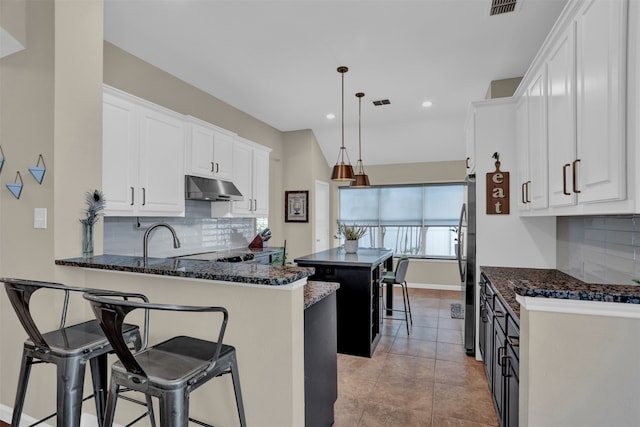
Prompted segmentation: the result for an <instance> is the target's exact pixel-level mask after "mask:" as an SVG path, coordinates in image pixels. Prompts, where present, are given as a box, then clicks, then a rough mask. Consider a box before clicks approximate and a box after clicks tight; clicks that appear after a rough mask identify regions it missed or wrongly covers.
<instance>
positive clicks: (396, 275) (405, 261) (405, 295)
mask: <svg viewBox="0 0 640 427" xmlns="http://www.w3.org/2000/svg"><path fill="white" fill-rule="evenodd" d="M408 268H409V258H407V257H402V258H400V260H398V264H397V266H396V270H395V271H393V272H387V273H385V274H384V275H383V276H382V280H381V282H382V284H383V285H387V286H400V287H401V288H402V302H403V303H404V309H391V311H398V312H403V313H404V321H405V323H406V325H407V334H408V335H410V334H411V332H410V331H409V327H410V326H413V318H412V316H411V302H410V301H409V289H408V288H407V281H406V280H405V277H406V275H407V269H408ZM383 310H386V309H383Z"/></svg>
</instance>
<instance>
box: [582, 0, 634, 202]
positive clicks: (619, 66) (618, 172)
mask: <svg viewBox="0 0 640 427" xmlns="http://www.w3.org/2000/svg"><path fill="white" fill-rule="evenodd" d="M626 10H627V5H626V2H623V1H605V0H591V1H587V2H585V4H584V6H583V7H582V8H581V9H580V10H579V12H578V17H577V20H576V27H577V32H576V53H577V55H576V61H577V62H576V73H577V74H576V76H577V79H576V83H577V85H576V89H577V90H576V100H577V158H576V161H577V163H576V168H577V180H578V183H577V185H576V189H575V190H574V193H577V194H578V201H579V202H580V203H590V202H600V201H608V200H621V199H624V198H625V197H626V185H625V184H626V182H625V181H626V167H625V152H626V149H625V148H626V140H625V114H626V109H625V102H626V97H625V89H626V86H625V76H626V34H627V25H626V17H627V14H626Z"/></svg>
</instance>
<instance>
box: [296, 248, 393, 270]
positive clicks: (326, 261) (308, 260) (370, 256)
mask: <svg viewBox="0 0 640 427" xmlns="http://www.w3.org/2000/svg"><path fill="white" fill-rule="evenodd" d="M392 256H393V251H392V250H391V249H385V248H358V253H356V254H348V253H346V252H345V251H344V248H342V247H340V248H333V249H328V250H326V251H322V252H316V253H314V254H311V255H305V256H303V257H299V258H296V259H294V260H293V262H295V263H298V264H299V265H341V266H347V267H375V266H376V265H379V264H380V263H382V262H383V261H385V260H386V259H388V258H389V257H392Z"/></svg>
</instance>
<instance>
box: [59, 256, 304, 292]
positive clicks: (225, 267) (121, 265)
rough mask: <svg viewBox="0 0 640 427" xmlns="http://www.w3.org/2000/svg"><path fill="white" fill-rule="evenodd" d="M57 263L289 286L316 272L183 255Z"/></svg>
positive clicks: (97, 258) (302, 268) (60, 261)
mask: <svg viewBox="0 0 640 427" xmlns="http://www.w3.org/2000/svg"><path fill="white" fill-rule="evenodd" d="M56 264H57V265H66V266H70V267H82V268H95V269H100V270H111V271H125V272H129V273H143V274H157V275H161V276H174V277H187V278H191V279H206V280H222V281H227V282H238V283H251V284H257V285H268V286H281V285H288V284H290V283H293V282H295V281H297V280H300V279H304V278H306V277H309V276H312V275H313V274H314V272H315V270H314V269H313V268H307V267H293V266H284V267H282V266H272V265H262V264H256V263H242V262H239V263H232V262H211V261H203V260H191V259H179V258H148V259H147V262H146V264H145V262H144V260H143V258H142V257H134V256H124V255H98V256H95V257H93V258H91V259H83V258H68V259H59V260H56Z"/></svg>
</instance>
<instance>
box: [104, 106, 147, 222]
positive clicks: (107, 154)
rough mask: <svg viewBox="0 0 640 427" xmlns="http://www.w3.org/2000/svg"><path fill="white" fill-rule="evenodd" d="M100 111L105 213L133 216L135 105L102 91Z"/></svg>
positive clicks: (136, 141)
mask: <svg viewBox="0 0 640 427" xmlns="http://www.w3.org/2000/svg"><path fill="white" fill-rule="evenodd" d="M102 114H103V119H102V120H103V125H102V163H103V165H102V191H103V192H104V194H105V199H106V201H107V203H106V207H105V215H133V214H134V210H135V206H134V204H135V196H136V195H135V192H136V189H137V188H138V148H139V146H138V135H139V123H138V106H137V105H136V104H134V103H132V102H129V101H127V100H124V99H121V98H119V97H116V96H113V95H111V94H108V93H105V94H104V98H103V112H102Z"/></svg>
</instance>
